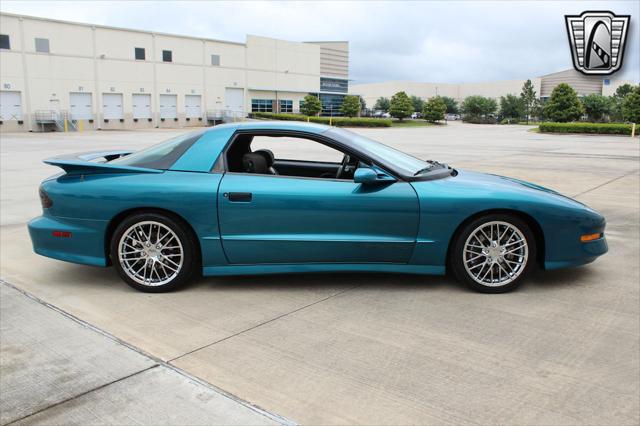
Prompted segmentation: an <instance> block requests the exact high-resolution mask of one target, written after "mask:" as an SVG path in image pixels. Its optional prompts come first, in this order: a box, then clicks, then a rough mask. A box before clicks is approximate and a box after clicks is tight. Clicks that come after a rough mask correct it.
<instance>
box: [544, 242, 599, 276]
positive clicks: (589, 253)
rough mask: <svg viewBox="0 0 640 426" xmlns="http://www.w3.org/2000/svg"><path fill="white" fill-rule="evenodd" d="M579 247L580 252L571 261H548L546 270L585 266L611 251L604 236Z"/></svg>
mask: <svg viewBox="0 0 640 426" xmlns="http://www.w3.org/2000/svg"><path fill="white" fill-rule="evenodd" d="M578 247H579V251H578V253H577V255H576V256H575V257H573V256H572V258H571V259H564V260H552V261H549V260H547V261H546V262H545V264H544V266H545V269H560V268H570V267H573V266H580V265H584V264H587V263H591V262H593V261H594V260H596V258H598V256H602V255H603V254H605V253H606V252H607V251H609V246H608V244H607V239H606V237H605V236H604V234H603V235H602V238H599V239H597V240H593V241H589V242H586V243H580V245H579V246H578Z"/></svg>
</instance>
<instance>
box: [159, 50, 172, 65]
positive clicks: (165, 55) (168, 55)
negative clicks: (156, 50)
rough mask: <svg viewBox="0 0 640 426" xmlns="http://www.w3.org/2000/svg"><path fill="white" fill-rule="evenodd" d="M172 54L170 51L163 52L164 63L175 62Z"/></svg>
mask: <svg viewBox="0 0 640 426" xmlns="http://www.w3.org/2000/svg"><path fill="white" fill-rule="evenodd" d="M172 56H173V55H172V54H171V51H170V50H163V51H162V62H173V58H172Z"/></svg>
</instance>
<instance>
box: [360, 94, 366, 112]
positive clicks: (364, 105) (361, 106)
mask: <svg viewBox="0 0 640 426" xmlns="http://www.w3.org/2000/svg"><path fill="white" fill-rule="evenodd" d="M358 101H359V102H360V111H361V112H362V111H364V110H366V109H367V103H366V102H365V100H364V98H363V97H362V96H358Z"/></svg>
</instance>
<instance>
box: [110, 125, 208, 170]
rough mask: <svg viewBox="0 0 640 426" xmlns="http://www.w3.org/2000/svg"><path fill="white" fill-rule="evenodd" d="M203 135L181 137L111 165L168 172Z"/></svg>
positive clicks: (194, 134)
mask: <svg viewBox="0 0 640 426" xmlns="http://www.w3.org/2000/svg"><path fill="white" fill-rule="evenodd" d="M203 133H204V132H203V131H200V132H195V133H188V134H186V135H180V136H178V137H176V138H173V139H169V140H168V141H164V142H162V143H160V144H158V145H154V146H152V147H150V148H147V149H143V150H142V151H138V152H134V153H133V154H130V155H127V156H126V157H122V158H118V159H116V160H113V161H111V162H110V163H112V164H121V165H124V166H130V167H143V168H146V169H157V170H168V169H170V168H171V166H173V164H174V163H175V162H176V161H177V160H178V159H179V158H180V157H182V155H183V154H184V153H185V152H187V150H188V149H189V148H191V146H192V145H193V144H194V143H195V142H196V141H197V140H198V139H200V137H201V136H202V134H203Z"/></svg>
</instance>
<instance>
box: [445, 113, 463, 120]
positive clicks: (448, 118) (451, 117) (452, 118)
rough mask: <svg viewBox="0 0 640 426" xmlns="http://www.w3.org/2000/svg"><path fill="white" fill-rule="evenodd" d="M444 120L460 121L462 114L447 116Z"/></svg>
mask: <svg viewBox="0 0 640 426" xmlns="http://www.w3.org/2000/svg"><path fill="white" fill-rule="evenodd" d="M444 119H445V120H447V121H456V120H460V114H445V116H444Z"/></svg>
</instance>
